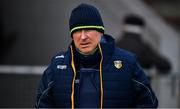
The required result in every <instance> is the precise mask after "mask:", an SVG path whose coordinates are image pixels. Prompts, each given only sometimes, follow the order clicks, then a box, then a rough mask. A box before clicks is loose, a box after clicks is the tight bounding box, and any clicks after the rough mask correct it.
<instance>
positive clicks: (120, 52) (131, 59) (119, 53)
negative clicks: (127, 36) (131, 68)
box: [115, 47, 137, 64]
mask: <svg viewBox="0 0 180 109" xmlns="http://www.w3.org/2000/svg"><path fill="white" fill-rule="evenodd" d="M115 57H118V58H121V59H122V60H126V61H127V62H128V63H131V64H133V63H135V62H136V61H137V56H136V54H134V53H132V52H130V51H127V50H125V49H121V48H118V47H116V48H115Z"/></svg>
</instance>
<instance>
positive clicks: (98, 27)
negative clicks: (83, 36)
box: [70, 26, 105, 33]
mask: <svg viewBox="0 0 180 109" xmlns="http://www.w3.org/2000/svg"><path fill="white" fill-rule="evenodd" d="M84 28H94V29H103V30H105V29H104V27H103V26H78V27H74V28H73V29H71V31H70V32H71V33H72V32H73V31H74V30H77V29H84Z"/></svg>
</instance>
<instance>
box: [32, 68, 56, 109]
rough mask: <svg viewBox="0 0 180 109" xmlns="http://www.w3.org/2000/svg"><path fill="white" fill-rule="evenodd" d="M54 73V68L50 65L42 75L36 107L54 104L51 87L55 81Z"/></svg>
mask: <svg viewBox="0 0 180 109" xmlns="http://www.w3.org/2000/svg"><path fill="white" fill-rule="evenodd" d="M52 73H53V71H52V68H51V67H50V66H49V67H48V68H47V69H46V70H45V71H44V73H43V75H42V78H41V80H40V82H39V86H38V89H37V96H36V105H35V107H36V108H50V107H51V108H52V107H53V106H54V105H53V99H52V93H51V88H52V86H53V83H54V82H53V80H52Z"/></svg>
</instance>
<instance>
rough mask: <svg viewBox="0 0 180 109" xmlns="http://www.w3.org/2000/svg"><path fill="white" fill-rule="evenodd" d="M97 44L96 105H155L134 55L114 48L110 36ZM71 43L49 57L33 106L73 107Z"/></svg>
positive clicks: (156, 103) (72, 55)
mask: <svg viewBox="0 0 180 109" xmlns="http://www.w3.org/2000/svg"><path fill="white" fill-rule="evenodd" d="M103 37H104V39H105V41H102V42H101V43H100V44H98V47H99V50H100V53H101V61H100V63H99V64H100V68H99V70H100V72H99V73H100V74H99V75H100V78H99V80H100V101H99V103H100V108H133V107H136V108H140V107H141V108H145V107H150V108H156V107H157V106H158V101H157V98H156V96H155V94H154V92H153V91H152V89H151V87H150V82H149V80H148V79H147V77H146V75H145V73H144V72H143V70H142V68H141V67H140V65H139V64H138V62H137V59H136V56H135V55H134V54H132V53H130V52H128V51H125V50H123V49H120V48H116V47H115V44H114V39H113V38H112V37H111V36H109V35H104V36H103ZM73 50H74V47H73V46H72V44H71V45H70V47H69V49H68V50H67V51H66V52H64V53H58V54H57V55H56V56H54V57H53V58H52V61H51V64H50V65H49V66H48V68H47V69H46V70H45V72H44V74H43V76H42V79H41V81H40V84H39V88H38V91H37V103H36V107H40V108H42V107H51V108H53V107H59V108H75V107H74V103H75V101H74V82H75V77H76V68H75V64H76V63H74V54H73Z"/></svg>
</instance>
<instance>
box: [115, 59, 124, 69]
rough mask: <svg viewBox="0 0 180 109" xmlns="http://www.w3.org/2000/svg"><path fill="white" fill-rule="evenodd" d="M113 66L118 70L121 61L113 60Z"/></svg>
mask: <svg viewBox="0 0 180 109" xmlns="http://www.w3.org/2000/svg"><path fill="white" fill-rule="evenodd" d="M114 66H115V67H116V68H117V69H120V68H121V67H122V61H121V60H115V61H114Z"/></svg>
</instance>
